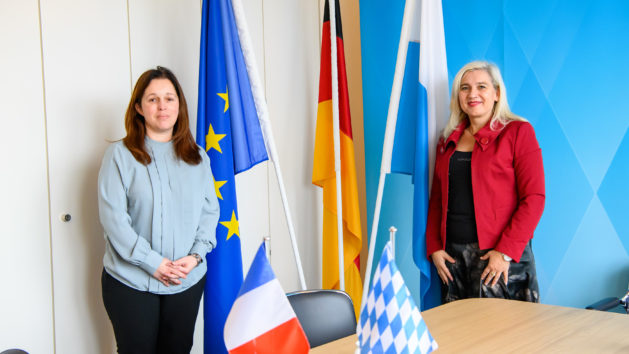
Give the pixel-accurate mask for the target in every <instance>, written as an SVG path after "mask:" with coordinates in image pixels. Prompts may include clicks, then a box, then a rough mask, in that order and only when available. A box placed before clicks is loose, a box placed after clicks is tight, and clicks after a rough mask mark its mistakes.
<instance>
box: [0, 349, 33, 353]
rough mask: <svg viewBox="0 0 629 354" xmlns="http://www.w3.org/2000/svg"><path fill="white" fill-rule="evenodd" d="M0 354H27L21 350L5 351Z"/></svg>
mask: <svg viewBox="0 0 629 354" xmlns="http://www.w3.org/2000/svg"><path fill="white" fill-rule="evenodd" d="M0 354H28V353H27V352H26V351H24V350H22V349H7V350H3V351H2V352H0Z"/></svg>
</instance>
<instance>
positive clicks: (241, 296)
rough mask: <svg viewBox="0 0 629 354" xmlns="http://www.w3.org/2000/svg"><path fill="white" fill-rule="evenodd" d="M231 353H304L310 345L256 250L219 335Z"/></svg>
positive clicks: (263, 250) (262, 255)
mask: <svg viewBox="0 0 629 354" xmlns="http://www.w3.org/2000/svg"><path fill="white" fill-rule="evenodd" d="M223 335H224V337H225V345H226V346H227V350H228V351H229V352H230V353H232V354H234V353H308V351H309V350H310V345H309V344H308V339H307V338H306V334H305V333H304V330H303V329H302V328H301V324H299V321H298V320H297V316H296V315H295V311H293V308H292V307H291V305H290V303H289V302H288V298H286V294H285V293H284V290H283V289H282V286H281V285H280V282H279V281H278V280H277V278H276V277H275V274H274V273H273V269H271V265H270V264H269V261H268V260H267V258H266V248H265V247H264V243H262V245H261V246H260V248H259V249H258V252H257V253H256V256H255V258H254V259H253V263H252V264H251V268H250V269H249V272H248V273H247V277H246V278H245V281H244V283H243V284H242V287H241V288H240V292H239V293H238V298H236V301H235V302H234V305H233V306H232V309H231V311H230V312H229V315H228V316H227V321H226V322H225V329H224V331H223Z"/></svg>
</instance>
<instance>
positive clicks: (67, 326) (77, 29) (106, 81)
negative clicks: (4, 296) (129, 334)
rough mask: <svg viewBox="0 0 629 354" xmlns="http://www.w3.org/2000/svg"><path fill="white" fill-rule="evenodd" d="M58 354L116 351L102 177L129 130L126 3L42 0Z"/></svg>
mask: <svg viewBox="0 0 629 354" xmlns="http://www.w3.org/2000/svg"><path fill="white" fill-rule="evenodd" d="M41 21H42V45H43V62H44V78H45V89H46V91H45V92H46V113H47V118H48V126H47V129H48V152H49V178H50V210H51V216H50V225H51V231H52V266H53V272H54V279H53V283H54V300H55V301H54V310H55V340H56V352H57V353H64V354H66V353H97V352H101V353H107V352H113V351H115V344H114V339H113V331H112V329H111V324H110V322H109V319H108V318H107V315H106V313H105V309H104V307H103V303H102V296H101V285H100V276H101V271H102V267H103V262H102V257H103V252H104V241H103V234H102V229H101V226H100V223H99V221H98V206H97V189H96V184H97V176H98V170H99V168H100V162H101V158H102V156H103V152H104V150H105V148H106V147H107V145H108V141H107V140H110V141H111V140H117V139H120V138H122V137H123V133H124V123H123V121H124V112H125V109H126V105H127V104H128V99H129V97H130V87H131V74H130V69H129V35H128V14H127V1H124V0H92V1H70V0H57V1H46V0H42V1H41ZM63 214H69V215H70V216H71V220H70V221H68V222H64V221H62V220H61V219H60V216H61V215H63Z"/></svg>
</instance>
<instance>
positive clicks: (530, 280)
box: [441, 242, 539, 304]
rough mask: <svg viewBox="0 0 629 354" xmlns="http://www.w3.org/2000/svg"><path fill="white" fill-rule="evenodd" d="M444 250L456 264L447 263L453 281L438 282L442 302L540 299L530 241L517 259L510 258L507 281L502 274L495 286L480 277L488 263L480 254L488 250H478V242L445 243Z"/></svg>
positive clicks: (530, 300)
mask: <svg viewBox="0 0 629 354" xmlns="http://www.w3.org/2000/svg"><path fill="white" fill-rule="evenodd" d="M446 252H448V254H449V255H450V256H452V258H454V259H455V260H456V263H450V262H446V265H447V266H448V269H449V270H450V274H452V277H453V278H454V281H449V282H448V284H442V285H441V301H442V303H444V304H445V303H448V302H451V301H455V300H460V299H467V298H477V297H491V298H503V299H510V300H521V301H529V302H539V288H538V285H537V274H536V272H535V258H534V257H533V250H532V249H531V242H529V243H528V244H527V245H526V248H525V249H524V252H523V253H522V258H521V259H520V262H519V263H516V262H513V261H512V262H511V264H510V265H509V281H508V284H505V283H504V280H503V279H502V277H501V278H500V280H499V281H498V282H497V283H496V285H494V286H491V283H489V285H485V284H483V282H482V281H481V279H480V277H481V274H482V272H483V270H484V269H485V267H486V266H487V263H488V262H489V260H484V261H483V260H481V259H480V257H481V256H483V255H484V254H485V253H487V252H489V250H480V249H479V248H478V243H466V244H457V243H453V244H448V245H446Z"/></svg>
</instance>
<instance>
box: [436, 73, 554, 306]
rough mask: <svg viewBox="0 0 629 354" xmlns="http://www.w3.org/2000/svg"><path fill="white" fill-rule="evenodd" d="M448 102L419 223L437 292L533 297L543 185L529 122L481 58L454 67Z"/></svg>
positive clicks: (447, 297)
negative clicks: (534, 248)
mask: <svg viewBox="0 0 629 354" xmlns="http://www.w3.org/2000/svg"><path fill="white" fill-rule="evenodd" d="M450 110H451V113H450V120H449V122H448V124H447V126H446V128H445V129H444V132H443V136H442V138H441V139H440V141H439V144H438V145H437V152H436V159H435V172H434V177H433V184H432V191H431V196H430V204H429V210H428V222H427V226H426V246H427V253H428V256H429V258H430V259H431V260H432V261H433V262H434V264H435V267H436V268H437V272H438V273H439V277H440V278H441V280H442V282H443V286H442V300H443V302H450V301H454V300H458V299H463V298H469V297H501V298H507V299H517V300H524V301H532V302H539V292H538V286H537V277H536V273H535V260H534V257H533V252H532V250H531V242H530V241H531V239H532V237H533V232H534V230H535V227H536V226H537V223H538V222H539V220H540V218H541V216H542V212H543V210H544V200H545V191H544V167H543V164H542V153H541V149H540V148H539V144H538V143H537V139H536V138H535V132H534V131H533V127H532V126H531V124H530V123H528V122H527V121H526V120H525V119H524V118H522V117H519V116H517V115H515V114H513V113H512V112H511V110H510V109H509V105H508V103H507V93H506V90H505V86H504V82H503V81H502V77H501V75H500V71H499V70H498V68H497V67H496V66H495V65H493V64H490V63H487V62H480V61H476V62H472V63H469V64H467V65H465V66H464V67H463V68H462V69H461V70H460V71H459V73H458V74H457V75H456V77H455V78H454V82H453V84H452V99H451V102H450Z"/></svg>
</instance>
